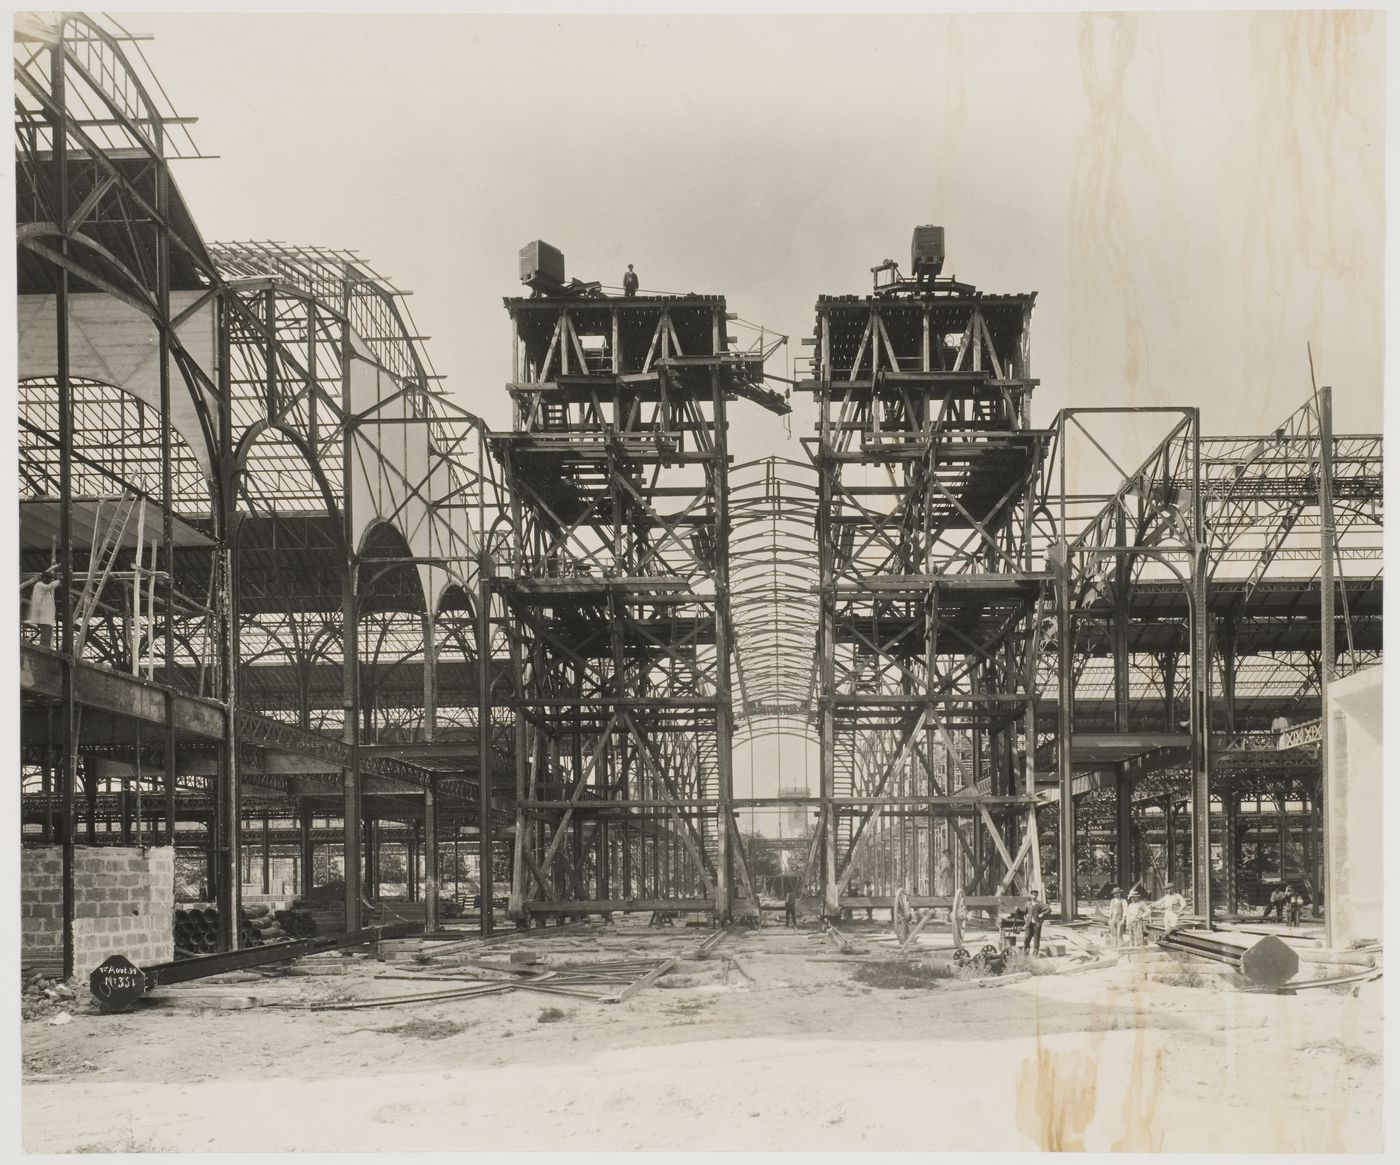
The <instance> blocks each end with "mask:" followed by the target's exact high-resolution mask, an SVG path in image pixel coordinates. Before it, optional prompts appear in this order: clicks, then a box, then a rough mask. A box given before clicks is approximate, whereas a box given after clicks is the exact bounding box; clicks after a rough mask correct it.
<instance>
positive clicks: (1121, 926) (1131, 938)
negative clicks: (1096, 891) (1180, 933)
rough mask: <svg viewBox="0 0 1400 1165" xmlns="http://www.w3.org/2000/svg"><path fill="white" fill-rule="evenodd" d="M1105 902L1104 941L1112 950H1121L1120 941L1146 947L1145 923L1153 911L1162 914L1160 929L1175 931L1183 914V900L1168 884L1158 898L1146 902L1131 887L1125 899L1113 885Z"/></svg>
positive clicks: (1120, 889)
mask: <svg viewBox="0 0 1400 1165" xmlns="http://www.w3.org/2000/svg"><path fill="white" fill-rule="evenodd" d="M1111 894H1112V896H1111V897H1110V898H1109V900H1108V938H1109V942H1110V943H1111V944H1112V945H1113V946H1114V947H1115V948H1118V947H1121V946H1123V944H1124V940H1125V939H1126V940H1127V945H1128V946H1130V947H1141V946H1146V945H1147V924H1148V923H1149V922H1151V921H1152V912H1153V910H1161V912H1162V929H1163V930H1175V929H1176V928H1177V927H1179V926H1180V925H1181V918H1182V915H1184V914H1185V913H1186V899H1185V898H1183V897H1182V896H1181V895H1180V894H1179V893H1177V889H1176V887H1175V886H1174V885H1172V884H1171V883H1170V882H1168V883H1167V885H1166V887H1165V892H1164V893H1163V895H1162V897H1160V898H1158V899H1157V901H1155V902H1149V901H1148V900H1147V898H1146V897H1144V895H1143V894H1142V893H1141V892H1140V891H1139V890H1138V888H1137V887H1136V886H1134V887H1133V888H1132V889H1131V890H1129V891H1128V895H1127V897H1126V898H1125V897H1124V896H1123V889H1122V887H1121V886H1114V887H1113V889H1112V892H1111Z"/></svg>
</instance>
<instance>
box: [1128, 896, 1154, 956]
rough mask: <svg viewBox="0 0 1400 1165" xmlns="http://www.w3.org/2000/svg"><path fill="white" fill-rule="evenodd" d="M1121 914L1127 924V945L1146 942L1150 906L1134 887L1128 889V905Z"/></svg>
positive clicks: (1150, 915)
mask: <svg viewBox="0 0 1400 1165" xmlns="http://www.w3.org/2000/svg"><path fill="white" fill-rule="evenodd" d="M1123 915H1124V921H1125V922H1126V923H1127V926H1128V945H1129V946H1133V947H1140V946H1143V945H1144V944H1145V943H1146V942H1147V920H1148V919H1149V918H1151V917H1152V908H1151V907H1150V906H1148V905H1147V902H1146V901H1145V900H1144V899H1143V897H1142V895H1141V894H1139V893H1138V891H1137V888H1136V887H1134V888H1133V889H1132V890H1130V891H1128V906H1127V909H1126V910H1125V911H1124V912H1123Z"/></svg>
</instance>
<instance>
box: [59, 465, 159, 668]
mask: <svg viewBox="0 0 1400 1165" xmlns="http://www.w3.org/2000/svg"><path fill="white" fill-rule="evenodd" d="M102 501H103V499H101V498H99V499H98V500H97V512H96V513H95V514H94V515H93V523H92V527H93V546H92V553H91V556H90V557H89V558H88V569H87V574H86V576H85V577H84V579H83V589H82V592H81V593H80V594H79V595H78V598H77V601H76V602H75V603H74V604H73V627H74V635H73V654H74V656H79V655H82V653H83V644H84V643H85V642H86V641H87V633H88V623H89V621H90V620H91V619H92V616H93V612H94V611H96V610H97V604H98V601H99V600H100V599H101V598H102V591H103V589H104V588H105V587H106V585H107V578H108V576H109V575H110V574H111V573H112V564H113V563H114V562H116V558H117V555H118V554H119V553H120V552H121V549H122V541H123V539H124V538H125V537H126V531H127V527H128V526H130V525H131V518H132V515H133V514H134V513H136V509H137V505H138V503H139V504H140V505H141V508H142V512H143V514H144V511H145V499H144V498H137V497H136V496H135V495H133V494H127V493H124V494H122V495H121V496H120V497H119V498H116V499H113V505H112V511H111V516H110V518H109V519H108V522H107V524H106V525H105V526H104V525H103V522H102Z"/></svg>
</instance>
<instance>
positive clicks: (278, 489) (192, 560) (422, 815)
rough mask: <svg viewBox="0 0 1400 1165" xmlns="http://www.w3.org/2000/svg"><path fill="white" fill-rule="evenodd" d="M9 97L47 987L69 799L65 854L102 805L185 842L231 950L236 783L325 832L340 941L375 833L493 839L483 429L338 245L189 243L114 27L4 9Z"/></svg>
mask: <svg viewBox="0 0 1400 1165" xmlns="http://www.w3.org/2000/svg"><path fill="white" fill-rule="evenodd" d="M133 45H134V46H135V47H134V51H129V50H131V49H132V46H133ZM15 78H16V170H17V177H18V191H17V210H18V222H17V227H18V231H17V239H18V244H19V258H18V274H19V311H18V316H19V353H20V376H21V387H20V393H19V413H20V416H19V419H20V427H21V440H20V460H19V479H20V498H21V504H20V508H21V523H20V526H21V554H20V566H21V571H22V573H23V574H24V575H25V576H26V578H29V579H32V578H33V576H34V575H35V574H37V572H38V571H40V570H41V569H43V568H44V567H45V566H47V565H48V564H49V563H51V562H52V563H54V564H56V565H57V567H58V568H59V570H60V571H61V587H60V590H59V592H58V603H57V606H58V612H57V636H58V637H57V641H56V642H54V643H45V642H27V643H25V644H24V645H23V647H22V670H21V677H22V684H21V703H22V708H23V716H22V722H21V725H22V746H23V753H24V759H25V761H26V764H27V766H28V767H27V769H26V772H25V774H24V781H25V783H26V787H27V788H29V789H30V790H32V795H33V796H34V797H36V798H37V799H38V803H40V804H42V805H43V811H42V812H38V813H34V814H30V818H31V821H33V822H34V826H35V830H36V833H37V836H38V837H39V838H40V839H43V840H52V841H56V842H58V843H59V844H61V845H62V846H63V850H64V855H65V859H66V860H65V863H64V868H65V871H66V873H65V879H64V917H65V936H66V937H68V938H69V940H70V941H69V942H68V944H67V947H66V956H65V957H66V959H67V961H68V963H67V965H66V966H65V970H67V971H70V972H71V971H72V969H73V968H72V967H71V927H72V919H73V907H74V890H73V886H72V880H71V868H72V847H73V845H74V844H75V840H76V835H77V832H78V825H79V820H80V814H79V805H78V798H79V793H80V790H81V791H82V794H83V796H84V799H85V802H86V812H85V816H86V822H87V834H88V840H89V841H90V842H95V841H97V840H98V838H97V836H96V824H97V819H98V817H99V811H98V805H99V802H100V801H102V800H103V799H104V798H106V797H108V795H110V794H114V793H115V794H118V795H119V797H120V805H121V806H122V807H123V808H122V812H121V825H122V828H121V831H120V835H119V836H120V839H121V840H126V841H129V840H130V839H131V837H132V834H133V832H135V833H136V834H137V836H144V832H143V831H144V829H145V828H146V827H147V826H148V825H149V824H151V823H152V822H153V821H154V820H155V818H154V817H153V815H152V813H151V810H150V806H151V804H152V802H153V801H154V802H155V803H156V804H157V805H158V806H159V809H160V813H159V826H158V830H159V832H158V834H157V836H158V837H159V838H161V839H163V840H164V841H165V843H166V844H173V843H175V842H176V840H177V829H178V827H179V826H180V824H181V823H182V821H183V822H188V821H198V822H201V823H203V825H204V826H205V827H206V828H207V830H208V834H207V842H206V844H207V850H208V854H209V858H210V882H211V885H212V886H213V887H214V888H215V890H216V893H217V896H218V900H219V903H220V906H221V907H223V909H222V911H221V917H222V918H223V919H225V931H226V933H225V936H224V938H225V942H226V943H227V944H228V945H230V946H232V945H234V944H236V942H237V932H238V927H237V917H238V910H237V904H238V899H239V882H238V876H237V869H238V857H239V853H240V850H241V848H242V846H243V833H242V830H243V825H244V817H245V816H246V814H245V813H244V812H243V810H242V808H241V804H240V802H241V798H242V794H243V791H244V789H245V787H247V788H256V789H259V790H268V789H276V790H277V791H279V792H280V793H281V794H282V795H283V797H284V802H283V804H284V813H285V815H286V816H288V817H290V818H291V819H293V820H295V819H298V818H299V819H300V820H302V821H303V822H307V821H309V820H310V818H311V816H312V815H313V814H320V813H324V812H325V811H326V810H327V809H335V810H338V812H339V815H340V816H341V818H342V823H343V825H342V833H343V836H342V844H343V848H344V853H345V861H344V867H345V876H344V882H345V889H344V897H343V901H344V912H345V922H346V926H347V928H348V929H354V928H355V927H356V926H357V925H358V918H359V915H360V912H361V910H362V892H361V891H362V885H361V880H362V875H364V874H371V875H372V870H367V869H366V868H365V858H364V855H363V854H362V853H361V846H362V842H363V840H364V839H365V837H366V836H368V837H369V838H370V839H371V840H372V836H373V828H374V827H373V822H374V821H375V820H376V819H377V817H378V816H379V815H383V816H385V817H388V818H391V819H398V820H408V821H413V822H416V823H418V824H419V825H420V827H422V828H423V829H424V832H425V834H426V835H427V837H428V839H429V841H428V850H429V854H430V856H429V864H430V865H431V862H432V860H433V858H432V856H431V855H432V854H433V853H434V852H435V839H436V837H437V834H438V832H439V823H438V821H437V817H436V815H437V811H438V802H439V800H440V801H441V807H442V808H443V809H444V810H446V811H447V814H448V823H451V822H453V821H455V823H456V824H457V825H458V826H459V827H460V826H461V825H462V824H463V823H465V822H466V821H467V820H468V819H470V820H472V822H473V826H474V827H475V828H480V829H482V830H483V832H484V833H485V834H486V835H487V836H488V838H489V834H490V824H491V819H492V817H493V815H494V814H497V813H499V814H502V817H503V820H508V818H507V817H505V816H504V815H505V813H506V810H505V809H504V808H503V807H500V806H497V805H495V804H494V802H493V800H492V781H491V779H489V777H487V778H485V779H483V776H482V774H483V773H488V774H489V773H490V772H491V771H492V770H493V768H495V769H499V770H500V773H501V776H502V778H503V779H504V780H506V781H508V780H509V773H510V765H509V759H508V755H507V754H506V751H505V750H506V749H508V747H509V742H510V725H509V722H508V721H507V722H506V723H505V724H502V725H500V726H499V728H500V730H501V735H502V736H503V740H501V742H500V747H497V746H496V742H495V741H493V740H492V738H491V734H490V733H488V734H486V735H487V739H486V741H485V742H482V740H481V739H480V737H481V736H482V734H481V732H480V730H479V725H480V724H482V723H486V724H491V723H492V720H491V718H490V715H489V705H486V707H487V711H488V715H487V716H485V717H482V715H481V712H482V708H483V702H482V700H481V698H480V695H481V692H482V691H483V690H484V685H483V683H482V680H483V678H484V679H485V680H486V682H487V685H489V683H490V682H491V680H492V679H494V674H493V672H492V666H493V665H492V661H491V660H490V657H489V653H488V654H487V656H486V659H485V660H484V661H483V659H482V655H483V653H482V652H480V651H479V650H477V648H476V643H477V642H478V641H479V640H480V639H481V635H480V631H481V628H480V626H479V623H478V613H479V610H480V603H479V596H478V595H477V593H476V592H477V590H478V582H479V579H480V577H481V575H482V572H481V570H480V569H479V566H480V564H479V561H478V559H479V558H480V556H481V555H482V553H483V546H482V544H481V543H480V540H479V539H477V538H476V536H475V535H474V533H473V531H474V530H475V529H480V528H481V526H482V518H483V516H484V515H485V513H486V512H487V509H488V507H491V508H494V507H496V506H497V505H498V500H497V496H496V494H495V492H494V489H495V486H494V482H493V480H492V476H491V473H492V471H491V467H490V465H489V462H487V461H486V460H485V459H484V458H483V456H482V452H483V450H482V444H481V442H482V426H481V425H480V423H479V422H477V420H476V418H474V417H472V416H471V415H470V414H467V413H465V412H463V411H462V410H461V409H460V408H458V407H457V406H455V405H453V404H451V403H450V402H449V401H448V400H447V399H446V398H445V397H444V396H443V395H442V394H441V392H440V391H439V390H438V388H437V384H436V382H437V379H438V378H437V377H436V375H435V374H434V373H433V371H432V368H431V364H430V363H429V362H428V359H427V356H426V353H425V351H424V348H423V346H422V343H421V337H419V336H418V335H417V329H416V328H415V327H414V325H413V322H412V320H411V318H410V317H409V315H408V313H407V311H406V309H405V308H404V306H403V304H402V301H401V293H400V292H398V291H397V290H396V289H394V288H393V287H392V286H391V285H390V284H389V283H388V282H387V281H386V280H384V279H382V278H381V277H379V276H378V275H377V274H376V273H375V272H374V271H373V270H372V269H371V268H370V267H369V266H368V265H367V264H365V263H363V262H362V261H360V260H359V259H358V258H357V257H356V256H354V255H353V254H350V253H348V252H343V251H330V250H325V249H317V248H296V247H288V246H285V245H282V244H272V243H258V244H252V243H242V244H231V245H224V246H206V244H205V243H204V241H203V240H202V238H201V237H200V235H199V232H198V228H197V227H196V225H195V222H194V218H193V216H192V214H191V211H190V209H189V207H188V206H187V205H186V204H185V202H184V200H183V198H182V197H181V195H180V192H179V189H178V187H177V185H176V183H175V181H174V178H173V176H172V174H171V162H172V161H175V160H179V159H182V158H196V157H198V156H199V154H198V151H197V149H196V148H195V147H194V144H193V141H192V139H191V138H190V136H189V125H190V124H191V119H187V118H181V117H179V116H177V115H175V114H174V113H173V112H172V111H171V110H170V108H169V104H168V102H167V101H166V99H165V98H164V95H163V94H162V93H161V92H160V90H159V86H158V84H157V83H156V82H155V80H154V78H153V77H151V75H150V73H149V70H147V69H146V67H145V65H144V61H143V60H142V59H141V57H140V51H139V44H136V42H135V40H134V38H131V37H130V36H129V35H128V34H127V33H126V32H125V30H124V29H122V28H121V27H120V26H119V25H118V24H116V22H114V21H111V20H109V19H106V18H96V17H89V16H84V15H73V14H66V15H62V16H58V17H54V18H46V17H26V18H22V19H21V20H20V21H19V22H17V26H16V40H15ZM36 632H37V629H36ZM439 654H441V655H444V656H446V657H447V658H446V659H444V660H443V661H442V666H438V663H439V661H438V656H439ZM453 657H455V659H454V658H453ZM347 661H352V666H346V662H347ZM493 754H494V755H495V757H496V759H495V761H494V763H493V761H492V757H493ZM483 757H484V758H485V759H483ZM507 788H508V785H507ZM143 797H144V798H147V799H146V800H145V801H144V803H143ZM36 818H37V820H35V819H36ZM179 833H180V838H179V840H180V842H181V843H182V844H183V843H184V842H185V841H186V839H187V837H188V831H186V830H180V831H179ZM488 864H489V863H488ZM427 881H428V882H429V883H430V884H435V879H433V878H431V877H429V878H428V879H427ZM430 902H431V898H430Z"/></svg>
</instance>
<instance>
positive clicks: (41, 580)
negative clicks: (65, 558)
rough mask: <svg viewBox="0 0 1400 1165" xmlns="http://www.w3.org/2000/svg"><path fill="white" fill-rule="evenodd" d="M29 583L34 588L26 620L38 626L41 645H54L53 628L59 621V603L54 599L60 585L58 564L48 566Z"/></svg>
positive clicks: (31, 624)
mask: <svg viewBox="0 0 1400 1165" xmlns="http://www.w3.org/2000/svg"><path fill="white" fill-rule="evenodd" d="M29 585H30V586H31V587H33V590H32V591H31V592H30V594H29V610H28V611H26V612H25V618H24V621H25V622H26V623H28V624H29V625H30V626H31V627H36V628H38V631H39V646H40V647H52V646H53V628H54V624H55V623H56V622H57V621H58V605H57V603H56V602H55V601H54V592H55V591H56V590H58V588H59V585H60V581H59V577H58V566H57V565H56V564H51V565H49V566H46V567H45V568H44V571H43V573H42V574H40V575H39V577H38V578H36V579H34V581H33V582H31V583H30V584H29Z"/></svg>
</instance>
